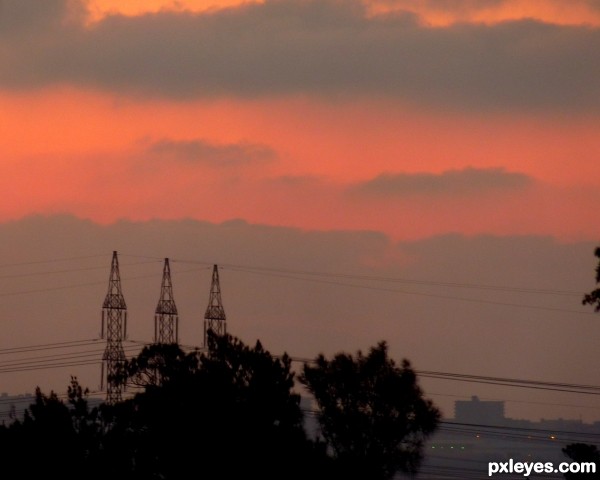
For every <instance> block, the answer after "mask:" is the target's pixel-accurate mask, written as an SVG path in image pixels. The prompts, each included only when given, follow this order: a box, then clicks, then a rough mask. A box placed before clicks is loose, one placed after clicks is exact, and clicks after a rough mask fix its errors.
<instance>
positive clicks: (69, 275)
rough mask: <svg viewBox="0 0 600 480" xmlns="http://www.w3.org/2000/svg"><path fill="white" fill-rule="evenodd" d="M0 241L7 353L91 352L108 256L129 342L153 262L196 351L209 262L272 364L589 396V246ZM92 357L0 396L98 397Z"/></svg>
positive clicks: (36, 374)
mask: <svg viewBox="0 0 600 480" xmlns="http://www.w3.org/2000/svg"><path fill="white" fill-rule="evenodd" d="M399 220H400V221H401V219H399ZM0 236H1V238H2V242H3V248H2V249H1V250H0V265H2V275H0V286H1V288H2V290H1V291H2V302H3V303H2V305H3V317H2V328H3V332H4V335H3V336H2V338H1V339H0V341H1V343H0V345H2V347H3V348H9V347H18V346H24V345H37V344H42V343H43V344H47V343H50V342H61V341H68V340H79V339H90V338H97V336H98V333H99V331H100V312H101V307H102V301H103V299H104V296H105V295H106V288H107V281H108V275H109V268H110V259H111V254H112V251H113V250H117V251H118V252H119V259H120V267H121V278H122V282H123V294H124V295H125V299H126V301H127V307H128V335H129V339H131V340H138V341H150V340H151V339H152V336H153V332H154V329H153V322H154V309H155V307H156V302H157V301H158V297H159V293H160V281H161V274H162V259H163V258H164V257H170V259H171V269H172V275H173V285H174V295H175V300H176V302H177V307H178V310H179V314H180V339H181V342H182V344H184V345H198V344H199V342H200V341H201V338H202V319H203V316H204V311H205V309H206V305H207V303H208V298H209V288H210V272H211V267H212V264H213V263H217V264H219V266H220V277H221V290H222V294H223V302H224V306H225V312H226V314H227V316H228V320H227V321H228V331H230V332H231V333H233V334H234V335H237V336H240V337H241V338H242V339H243V340H244V341H246V342H250V343H253V342H254V341H255V340H256V339H257V338H258V339H260V340H261V341H262V342H263V344H264V345H265V347H266V348H268V349H269V350H270V351H272V352H273V353H283V351H287V352H288V353H290V354H291V355H292V356H297V357H304V358H312V357H313V356H315V355H317V354H318V353H320V352H323V353H325V354H326V355H331V354H333V353H336V352H338V351H340V350H344V351H350V352H352V351H355V350H356V349H359V348H360V349H363V351H364V350H365V349H367V348H368V347H369V346H371V345H373V344H374V343H375V342H376V341H379V340H386V341H388V342H389V344H390V352H391V353H392V355H393V356H394V358H397V359H399V358H401V357H403V356H406V357H407V358H409V359H410V360H411V361H412V362H413V365H414V366H415V368H416V369H417V370H419V369H420V370H438V371H448V372H461V373H472V374H481V375H483V374H485V375H490V376H504V377H516V376H517V375H516V374H515V372H518V374H519V375H518V376H519V377H521V378H537V379H546V380H551V381H569V382H572V383H586V384H597V383H599V382H600V372H599V371H598V369H596V368H594V365H595V364H596V362H591V361H590V358H593V356H594V355H595V354H596V353H595V352H597V336H596V335H591V334H587V333H589V332H590V331H592V330H594V331H595V329H597V316H596V315H594V314H593V312H592V311H591V309H587V308H584V307H583V306H582V305H581V298H582V295H583V292H586V291H588V290H589V289H591V288H592V287H593V284H594V282H593V280H594V271H593V270H594V267H595V258H594V256H593V251H594V247H595V245H594V243H592V242H576V243H559V242H556V241H555V240H553V239H552V238H549V237H538V236H523V237H518V236H507V237H499V236H474V237H465V236H463V235H444V236H438V237H433V238H429V239H423V240H418V241H410V242H399V243H394V242H392V241H391V240H390V239H389V238H387V237H386V236H385V235H383V234H380V233H377V232H360V231H303V230H300V229H295V228H285V227H271V226H266V225H256V224H250V223H247V222H245V221H242V220H236V221H230V222H224V223H222V224H214V223H209V222H201V221H195V220H180V221H160V220H155V221H149V222H130V221H120V222H117V223H114V224H112V225H104V226H101V225H98V224H94V223H93V222H90V221H84V220H79V219H76V218H74V217H70V216H63V217H58V216H54V217H29V218H25V219H22V220H18V221H13V222H8V223H0ZM44 262H47V263H44ZM307 272H310V273H311V274H309V273H307ZM494 286H504V287H505V288H495V287H494ZM540 289H543V290H544V291H545V294H540V293H539V290H540ZM566 291H571V292H573V295H568V294H566V293H565V292H566ZM536 292H537V293H536ZM552 292H555V293H556V294H553V293H552ZM559 292H562V294H558V293H559ZM465 299H466V300H465ZM469 299H470V300H469ZM519 305H529V306H539V307H543V308H544V307H545V308H547V309H550V310H544V309H536V308H523V307H522V306H521V307H519ZM552 308H556V309H557V310H556V311H552ZM573 311H575V312H584V313H582V314H578V313H572V312H573ZM126 345H127V346H131V345H132V344H131V343H130V342H126ZM97 351H98V357H97V359H98V363H97V364H95V365H92V366H89V365H87V366H73V367H69V368H68V369H67V368H59V369H47V370H33V371H19V372H14V373H12V374H11V373H5V374H4V376H3V377H2V381H3V391H8V392H10V393H24V392H26V391H29V392H32V391H33V389H34V388H35V386H36V385H39V386H40V387H41V388H42V389H43V390H44V391H49V390H50V389H54V390H55V391H60V392H62V391H64V390H66V386H67V385H68V381H69V378H70V375H76V376H77V377H78V378H79V380H80V381H81V382H82V384H83V385H84V386H89V387H90V388H92V389H95V387H96V385H97V384H98V383H99V379H100V366H99V363H100V358H101V355H102V342H101V341H99V342H98V346H97ZM130 352H132V351H131V350H130V351H128V355H129V354H130ZM131 354H133V353H131ZM424 387H425V390H426V391H432V392H438V393H445V394H450V395H452V394H454V395H466V396H469V395H471V394H477V395H481V396H495V398H498V396H499V395H504V394H506V395H508V394H509V393H511V392H507V391H506V390H502V391H500V390H493V389H492V387H489V386H488V387H485V386H482V385H471V384H469V385H466V386H465V385H464V384H463V383H460V382H458V383H452V384H450V383H449V382H444V384H443V385H441V384H440V383H425V384H424ZM486 388H488V389H487V390H486ZM547 395H548V392H547V391H540V393H539V394H538V393H536V391H531V392H528V398H527V399H528V400H529V401H540V402H549V400H548V398H547ZM437 398H438V399H439V400H440V401H445V397H437ZM450 398H452V397H450ZM510 398H512V397H510ZM446 400H447V399H446ZM507 400H508V398H507ZM554 403H560V402H554ZM447 405H448V406H449V407H450V406H451V403H450V402H448V403H447ZM570 408H571V409H570V410H569V409H568V408H563V409H557V408H553V409H550V410H548V407H545V410H544V412H543V413H542V410H541V407H540V405H535V404H534V405H533V406H530V408H529V409H527V406H526V405H520V410H519V412H518V415H515V416H516V417H517V418H523V417H527V416H532V417H534V418H536V417H537V416H538V415H544V416H545V418H554V417H558V416H562V417H563V418H568V415H569V412H572V407H570ZM448 413H449V414H451V410H449V411H448ZM588 414H591V412H588ZM593 414H594V415H596V413H593Z"/></svg>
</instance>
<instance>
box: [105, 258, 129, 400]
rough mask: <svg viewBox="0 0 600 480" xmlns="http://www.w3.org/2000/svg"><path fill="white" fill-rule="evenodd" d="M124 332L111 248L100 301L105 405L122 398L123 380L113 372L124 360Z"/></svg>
mask: <svg viewBox="0 0 600 480" xmlns="http://www.w3.org/2000/svg"><path fill="white" fill-rule="evenodd" d="M105 328H106V331H105ZM126 336H127V305H126V304H125V298H124V297H123V292H122V290H121V275H120V274H119V260H118V258H117V252H116V251H115V252H113V256H112V264H111V268H110V277H109V280H108V293H107V294H106V298H105V299H104V303H103V304H102V331H101V337H102V338H106V350H104V355H103V356H102V383H104V372H105V371H106V403H107V404H109V405H114V404H115V403H118V402H120V401H121V400H122V392H123V389H124V387H125V384H124V382H123V381H122V380H121V379H120V378H119V376H118V375H117V374H119V373H120V372H119V370H120V367H121V365H122V364H123V362H124V361H125V352H124V351H123V344H122V341H123V340H124V339H125V338H126ZM101 388H103V385H102V387H101Z"/></svg>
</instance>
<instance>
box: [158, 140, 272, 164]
mask: <svg viewBox="0 0 600 480" xmlns="http://www.w3.org/2000/svg"><path fill="white" fill-rule="evenodd" d="M148 152H149V153H151V154H152V155H156V156H157V157H159V158H171V159H175V160H178V161H184V162H188V163H194V164H204V165H209V166H214V167H228V166H239V165H245V164H249V163H256V162H265V161H271V160H273V159H275V158H276V157H277V154H276V153H275V151H273V150H272V149H271V148H269V147H267V146H265V145H256V144H252V143H236V144H227V145H215V144H212V143H208V142H206V141H204V140H200V139H197V140H171V139H163V140H159V141H158V142H155V143H153V144H152V145H150V147H149V148H148Z"/></svg>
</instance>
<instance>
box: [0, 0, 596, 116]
mask: <svg viewBox="0 0 600 480" xmlns="http://www.w3.org/2000/svg"><path fill="white" fill-rule="evenodd" d="M39 3H40V2H39V1H37V0H18V1H17V0H8V1H6V0H5V2H4V3H3V4H2V5H3V7H4V10H5V11H8V12H9V17H11V18H12V17H18V18H20V21H19V22H18V25H17V26H12V27H10V26H7V25H6V22H4V23H3V26H2V27H1V28H0V37H3V38H4V41H3V45H2V47H0V65H2V68H1V69H0V86H1V87H3V88H16V89H17V88H36V87H42V86H46V85H49V84H61V83H67V84H76V85H80V86H83V87H89V88H100V89H104V90H110V91H116V92H120V93H127V94H131V95H139V96H160V97H169V98H178V99H187V98H193V97H208V96H215V95H217V96H218V95H236V96H241V97H260V96H264V95H274V94H275V95H276V94H295V93H310V94H316V95H327V96H331V95H342V96H343V95H356V94H367V95H390V96H394V97H398V98H402V99H405V100H407V101H411V102H418V103H426V104H438V105H442V106H452V107H458V108H471V109H489V108H496V109H512V108H515V107H518V106H521V107H524V108H560V109H577V108H579V109H592V110H594V111H595V110H598V108H599V107H600V86H599V84H598V82H597V74H598V72H599V71H600V56H598V54H597V48H596V46H597V45H599V44H600V29H594V28H584V27H565V26H556V25H548V24H543V23H539V22H535V21H519V22H505V23H502V24H498V25H493V26H486V25H466V24H460V25H454V26H452V27H448V28H435V29H433V28H425V27H423V26H421V25H419V23H418V19H417V18H416V17H415V16H413V15H409V14H394V15H388V16H379V17H372V18H367V17H366V16H365V15H364V11H363V9H362V7H361V6H360V4H359V2H358V1H355V0H346V1H334V0H314V1H298V0H271V1H267V2H266V3H265V4H262V5H247V6H242V7H238V8H233V9H227V10H223V11H216V12H211V13H204V14H194V13H189V12H184V13H181V12H179V13H173V12H161V13H157V14H148V15H144V16H141V17H123V16H110V17H107V18H106V19H104V20H103V21H101V22H99V23H98V24H96V25H94V26H93V28H85V27H83V26H82V24H81V23H80V24H77V23H74V22H67V23H64V22H59V21H58V20H56V19H58V18H60V19H62V18H63V17H64V16H65V11H66V7H64V9H63V11H62V12H61V11H59V10H60V9H57V8H56V5H60V2H58V0H53V3H52V5H54V8H48V9H46V10H44V11H43V12H41V13H39V15H37V16H34V19H33V20H32V22H34V21H35V22H37V23H36V28H35V29H33V27H32V24H28V25H27V24H25V20H24V18H25V17H24V15H23V11H26V10H27V9H29V10H30V9H31V8H32V5H36V6H37V5H38V4H39ZM42 3H44V2H42ZM64 5H66V0H65V3H64V4H63V6H64ZM10 12H12V13H10ZM43 15H46V17H47V21H46V22H41V21H39V18H41V16H43ZM53 19H54V20H53ZM59 26H60V28H59ZM32 31H33V33H31V32H32Z"/></svg>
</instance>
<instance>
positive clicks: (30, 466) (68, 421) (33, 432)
mask: <svg viewBox="0 0 600 480" xmlns="http://www.w3.org/2000/svg"><path fill="white" fill-rule="evenodd" d="M87 393H88V392H87V390H83V389H82V388H81V387H80V386H79V383H78V381H77V379H76V378H74V377H72V378H71V385H70V387H69V389H68V399H69V400H68V403H69V405H70V406H71V408H69V406H67V405H66V404H65V403H64V402H63V401H62V400H61V399H60V398H59V397H58V395H57V394H56V393H54V392H50V394H49V395H45V394H44V393H42V391H41V390H40V388H36V391H35V399H34V402H33V403H32V404H31V405H30V406H29V407H28V408H27V409H26V410H25V413H24V416H23V420H22V421H20V420H15V421H13V422H12V423H11V424H10V425H9V426H4V425H3V426H2V427H1V428H0V449H1V451H2V453H3V466H4V468H5V469H6V470H8V471H13V472H19V476H21V477H24V478H33V477H36V476H42V475H44V476H50V477H60V478H63V479H75V478H80V477H81V471H82V469H85V468H86V467H87V466H88V465H89V462H90V460H91V458H92V457H94V455H95V454H96V452H97V448H96V447H97V446H98V440H99V437H98V433H99V423H98V422H97V421H96V417H95V415H96V411H94V412H93V413H91V412H90V411H89V410H88V405H87V399H86V396H87ZM88 478H92V477H88Z"/></svg>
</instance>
